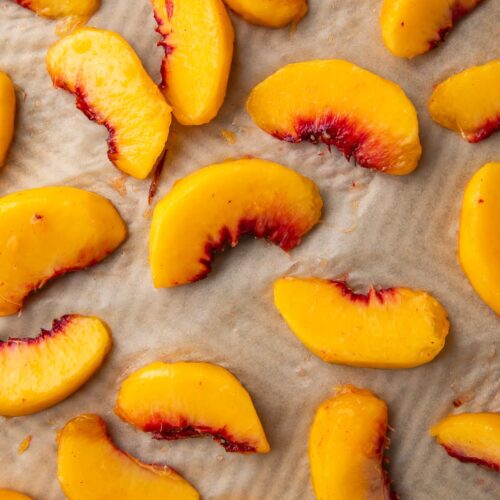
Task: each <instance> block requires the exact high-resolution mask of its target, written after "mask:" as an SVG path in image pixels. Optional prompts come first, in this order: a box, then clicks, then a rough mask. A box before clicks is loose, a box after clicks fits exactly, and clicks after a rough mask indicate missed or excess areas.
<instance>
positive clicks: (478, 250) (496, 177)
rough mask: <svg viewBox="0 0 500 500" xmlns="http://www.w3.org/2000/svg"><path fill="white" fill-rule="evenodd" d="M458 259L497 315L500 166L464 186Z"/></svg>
mask: <svg viewBox="0 0 500 500" xmlns="http://www.w3.org/2000/svg"><path fill="white" fill-rule="evenodd" d="M458 256H459V259H460V264H461V265H462V269H463V270H464V272H465V274H466V275H467V277H468V278H469V281H470V282H471V284H472V286H473V287H474V289H475V290H476V292H477V293H478V294H479V296H480V297H481V298H482V299H483V300H484V301H485V302H486V303H487V304H488V305H489V306H490V307H491V308H492V309H493V310H494V311H495V312H496V313H497V314H499V315H500V260H499V256H500V162H497V163H487V164H486V165H484V166H483V167H482V168H480V169H479V170H478V171H477V172H476V173H475V174H474V176H473V177H472V179H471V180H470V181H469V184H468V185H467V188H466V190H465V194H464V200H463V205H462V217H461V221H460V235H459V244H458Z"/></svg>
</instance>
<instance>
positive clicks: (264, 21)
mask: <svg viewBox="0 0 500 500" xmlns="http://www.w3.org/2000/svg"><path fill="white" fill-rule="evenodd" d="M225 2H226V4H227V5H228V6H229V8H230V9H231V10H233V11H234V12H236V13H237V14H238V15H240V16H241V17H242V18H243V19H245V20H246V21H248V22H250V23H253V24H258V25H260V26H266V27H268V28H282V27H283V26H286V25H287V24H290V23H293V22H294V23H297V22H299V21H300V20H301V19H302V18H303V17H304V16H305V15H306V14H307V1H306V0H225Z"/></svg>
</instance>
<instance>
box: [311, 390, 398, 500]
mask: <svg viewBox="0 0 500 500" xmlns="http://www.w3.org/2000/svg"><path fill="white" fill-rule="evenodd" d="M387 413H388V411H387V405H386V404H385V402H384V401H382V400H381V399H379V398H378V397H377V396H375V395H374V394H373V393H372V392H370V391H368V390H366V389H358V388H356V387H353V386H350V385H349V386H343V387H340V388H339V393H338V394H337V395H336V396H335V397H333V398H332V399H329V400H327V401H325V402H324V403H323V404H322V405H321V406H320V407H319V408H318V410H317V411H316V415H315V417H314V421H313V424H312V426H311V433H310V436H309V460H310V462H311V478H312V483H313V487H314V492H315V493H316V497H317V498H318V499H322V500H346V499H348V498H350V499H355V498H359V499H361V498H366V499H373V500H375V499H380V500H383V499H385V500H389V499H390V498H394V496H392V494H391V491H390V485H389V481H388V479H387V475H386V473H385V471H384V469H383V466H382V461H383V456H384V448H385V447H386V442H387V439H386V432H387Z"/></svg>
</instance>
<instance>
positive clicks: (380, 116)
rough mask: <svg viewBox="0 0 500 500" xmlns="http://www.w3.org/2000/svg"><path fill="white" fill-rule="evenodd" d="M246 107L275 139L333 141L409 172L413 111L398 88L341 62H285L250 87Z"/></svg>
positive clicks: (361, 159) (415, 141) (379, 164)
mask: <svg viewBox="0 0 500 500" xmlns="http://www.w3.org/2000/svg"><path fill="white" fill-rule="evenodd" d="M247 109H248V112H249V113H250V115H251V116H252V118H253V120H254V122H255V123H256V124H257V125H258V126H259V127H260V128H261V129H263V130H264V131H265V132H267V133H268V134H271V135H273V136H274V137H276V138H278V139H281V140H283V141H287V142H293V143H298V142H302V141H310V142H312V143H314V144H316V143H318V142H323V143H325V144H327V145H328V146H331V145H332V146H336V147H337V148H338V149H339V150H340V151H341V152H342V153H343V154H344V155H345V157H346V158H347V159H348V160H349V159H350V158H351V157H354V159H355V160H356V163H358V164H359V165H360V166H362V167H366V168H372V169H375V170H379V171H381V172H385V173H388V174H394V175H403V174H408V173H410V172H411V171H412V170H414V169H415V168H416V166H417V163H418V160H419V159H420V155H421V152H422V150H421V147H420V141H419V137H418V120H417V113H416V111H415V108H414V107H413V104H412V103H411V102H410V100H409V99H408V98H407V97H406V95H405V93H404V92H403V91H402V90H401V88H400V87H399V86H398V85H396V84H395V83H392V82H390V81H388V80H384V79H383V78H381V77H379V76H377V75H375V74H373V73H370V72H369V71H366V70H365V69H363V68H360V67H359V66H356V65H354V64H351V63H350V62H347V61H341V60H331V61H328V60H325V61H308V62H302V63H296V64H290V65H288V66H285V67H284V68H282V69H280V70H278V71H277V72H276V73H274V74H273V75H271V76H270V77H269V78H267V79H266V80H264V81H263V82H261V83H260V84H259V85H257V86H256V87H255V88H254V89H253V90H252V93H251V94H250V97H249V98H248V102H247Z"/></svg>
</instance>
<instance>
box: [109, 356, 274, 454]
mask: <svg viewBox="0 0 500 500" xmlns="http://www.w3.org/2000/svg"><path fill="white" fill-rule="evenodd" d="M115 413H116V414H117V415H118V416H119V417H121V418H122V419H123V420H125V421H126V422H128V423H129V424H132V425H133V426H135V427H137V428H138V429H141V430H142V431H145V432H152V433H153V435H154V437H155V438H156V439H168V440H174V439H184V438H189V437H200V436H212V437H213V439H214V440H215V441H218V442H219V443H220V444H221V445H222V446H223V447H224V448H225V450H226V451H228V452H240V453H267V452H268V451H269V450H270V448H269V444H268V442H267V439H266V435H265V434H264V429H263V428H262V425H261V423H260V420H259V417H258V415H257V412H256V411H255V408H254V406H253V403H252V400H251V398H250V395H249V394H248V392H247V391H246V389H245V388H244V387H243V386H242V385H241V383H240V381H239V380H238V379H237V378H236V377H235V376H234V375H233V374H232V373H231V372H229V371H228V370H226V369H225V368H222V367H221V366H217V365H213V364H209V363H194V362H185V363H182V362H181V363H161V362H156V363H151V364H150V365H147V366H145V367H144V368H141V369H140V370H138V371H136V372H134V373H133V374H132V375H130V376H129V377H128V378H126V379H125V381H124V382H123V384H122V386H121V387H120V392H119V394H118V399H117V402H116V406H115Z"/></svg>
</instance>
